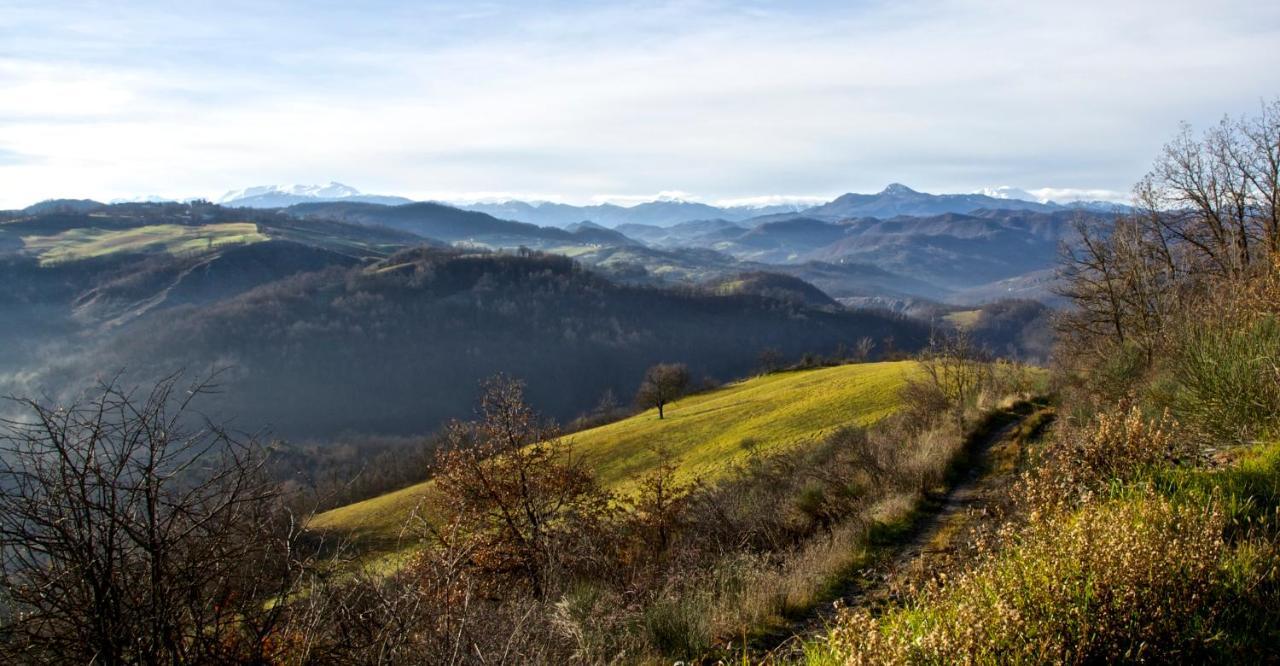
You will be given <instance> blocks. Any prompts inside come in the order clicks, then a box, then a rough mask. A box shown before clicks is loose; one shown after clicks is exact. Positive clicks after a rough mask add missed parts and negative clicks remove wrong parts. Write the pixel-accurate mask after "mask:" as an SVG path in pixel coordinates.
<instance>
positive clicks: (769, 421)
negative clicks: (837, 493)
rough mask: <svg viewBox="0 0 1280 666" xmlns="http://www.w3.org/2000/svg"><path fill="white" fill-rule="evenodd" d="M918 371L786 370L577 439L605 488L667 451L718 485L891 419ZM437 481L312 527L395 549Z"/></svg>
mask: <svg viewBox="0 0 1280 666" xmlns="http://www.w3.org/2000/svg"><path fill="white" fill-rule="evenodd" d="M917 371H918V370H917V366H916V365H915V363H914V362H911V361H899V362H890V363H865V364H858V365H843V366H837V367H832V368H819V369H816V370H797V371H791V372H781V373H776V374H771V375H766V376H763V377H756V378H753V379H748V380H745V381H742V382H737V383H734V384H729V385H726V386H724V387H723V388H720V389H717V390H715V391H710V392H707V393H702V394H699V395H694V396H690V397H687V398H684V399H682V400H680V401H678V402H676V403H674V404H672V405H669V406H667V408H666V418H665V419H663V420H659V419H658V413H657V411H656V410H649V411H646V412H643V413H640V414H637V415H635V416H632V417H630V418H627V419H623V420H621V421H618V422H615V423H611V424H608V425H604V426H600V427H598V428H593V429H591V430H584V431H582V432H579V433H575V434H573V435H571V436H569V438H570V442H571V444H572V446H573V450H574V452H575V454H577V455H581V456H584V457H585V459H586V461H587V463H588V464H589V465H590V466H591V467H592V468H593V469H594V470H595V472H596V475H597V478H598V479H599V480H600V482H601V483H602V484H603V485H604V486H606V487H608V488H610V489H613V490H615V491H618V492H626V491H627V490H628V488H629V487H630V486H631V485H632V484H633V483H635V481H636V480H637V479H638V478H639V477H641V476H643V475H644V474H645V473H646V472H648V471H650V470H653V469H654V468H655V467H656V466H657V465H658V463H659V456H658V454H657V453H656V451H655V447H658V446H660V447H662V448H664V449H666V450H667V451H669V452H670V453H671V454H673V455H674V456H675V457H676V458H678V459H679V460H680V467H679V474H680V475H681V476H683V477H685V478H693V477H695V476H696V477H701V478H702V479H704V480H707V481H714V480H715V479H716V478H717V477H718V476H720V475H722V474H724V473H725V472H726V471H727V470H729V469H730V468H731V466H732V465H733V464H734V463H736V462H740V461H742V460H743V459H744V458H745V457H746V456H747V455H749V453H750V451H751V450H756V451H760V452H767V451H776V450H781V449H784V448H786V447H793V446H798V445H802V444H805V443H812V442H816V441H818V440H819V439H820V438H822V437H823V436H824V435H826V434H827V433H829V432H831V431H832V430H834V429H836V428H838V427H840V426H843V425H851V424H856V425H869V424H871V423H873V422H875V421H877V420H879V419H881V418H884V417H885V416H887V415H889V414H890V413H892V412H893V411H894V410H895V409H896V408H897V405H898V391H899V389H900V388H901V387H902V385H903V383H904V382H905V381H906V380H907V379H908V378H909V377H910V376H912V375H913V374H914V373H915V372H917ZM428 484H429V482H427V483H421V484H418V485H415V486H411V487H409V488H405V489H403V490H399V491H396V492H393V493H388V494H386V495H383V496H381V497H375V498H373V499H369V500H365V501H363V502H358V503H356V504H352V505H349V506H345V507H340V508H337V509H334V510H332V511H328V512H326V513H323V514H320V515H319V516H316V517H315V519H314V520H313V521H312V523H311V527H313V528H317V529H321V530H325V531H332V532H334V533H337V534H340V535H343V536H345V537H349V538H350V539H351V540H352V541H353V543H354V545H356V546H357V547H358V548H361V549H363V550H365V551H366V552H368V553H369V554H371V555H377V554H386V553H390V552H392V551H394V550H396V548H397V542H398V541H399V535H400V530H401V528H402V526H403V525H404V523H405V521H406V520H407V518H408V517H409V515H410V512H412V511H413V509H414V508H415V507H416V506H417V505H418V503H419V500H420V499H421V498H422V497H423V495H424V493H425V492H426V490H427V488H428V487H429V486H428Z"/></svg>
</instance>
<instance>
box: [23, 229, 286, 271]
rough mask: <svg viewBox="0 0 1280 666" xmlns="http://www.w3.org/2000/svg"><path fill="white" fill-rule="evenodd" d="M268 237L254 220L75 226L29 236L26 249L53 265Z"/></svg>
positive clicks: (190, 248)
mask: <svg viewBox="0 0 1280 666" xmlns="http://www.w3.org/2000/svg"><path fill="white" fill-rule="evenodd" d="M264 240H267V236H265V235H263V234H262V233H260V232H259V230H258V226H257V225H256V224H253V223H252V222H232V223H225V224H206V225H203V226H196V227H188V226H180V225H176V224H155V225H150V226H145V227H138V228H136V229H125V230H119V231H117V230H106V229H94V228H85V229H72V230H69V231H64V232H62V233H60V234H57V235H54V236H25V237H23V239H22V241H23V243H24V245H25V246H26V249H27V250H29V251H31V252H33V253H35V254H37V255H39V257H40V262H41V263H43V264H52V263H58V262H62V261H74V260H77V259H87V258H90V257H98V256H102V255H106V254H111V253H113V252H143V251H156V250H161V251H164V252H172V253H181V252H199V251H202V250H206V249H210V248H213V247H216V246H219V245H226V244H229V243H256V242H258V241H264Z"/></svg>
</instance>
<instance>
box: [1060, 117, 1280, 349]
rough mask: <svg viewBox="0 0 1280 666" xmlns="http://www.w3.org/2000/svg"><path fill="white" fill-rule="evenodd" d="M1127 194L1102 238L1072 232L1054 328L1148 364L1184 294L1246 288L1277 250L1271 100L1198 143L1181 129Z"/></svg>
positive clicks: (1276, 126) (1278, 160)
mask: <svg viewBox="0 0 1280 666" xmlns="http://www.w3.org/2000/svg"><path fill="white" fill-rule="evenodd" d="M1134 195H1135V203H1136V208H1135V211H1134V212H1133V213H1132V214H1130V215H1126V216H1123V217H1121V218H1120V219H1118V220H1117V221H1116V223H1115V225H1114V227H1113V228H1111V229H1105V228H1101V227H1099V226H1092V227H1091V226H1088V225H1086V224H1084V223H1083V222H1080V223H1077V226H1076V232H1077V239H1076V242H1074V243H1072V244H1070V245H1068V246H1067V247H1065V248H1064V251H1063V262H1062V266H1063V267H1062V269H1061V271H1060V275H1059V277H1060V278H1061V279H1060V282H1059V284H1060V287H1059V293H1060V294H1061V295H1063V296H1065V297H1067V298H1068V299H1070V300H1071V301H1072V302H1073V304H1074V305H1075V308H1074V310H1073V311H1072V312H1071V313H1068V314H1066V315H1065V316H1062V317H1060V318H1059V320H1058V323H1059V330H1060V331H1061V332H1063V333H1064V334H1066V336H1067V339H1068V340H1070V339H1072V338H1078V339H1080V340H1082V341H1083V344H1081V345H1079V346H1080V347H1081V348H1082V349H1083V348H1092V349H1094V350H1095V351H1100V352H1102V353H1107V349H1108V347H1105V346H1104V347H1101V348H1100V347H1098V346H1097V345H1096V344H1095V343H1096V342H1097V341H1110V342H1111V343H1112V344H1113V345H1126V344H1133V345H1136V346H1137V347H1139V348H1140V349H1141V350H1142V351H1143V352H1144V353H1145V354H1146V357H1147V359H1148V360H1150V359H1151V358H1152V356H1153V354H1154V353H1155V352H1156V350H1157V349H1159V347H1160V346H1161V345H1162V344H1163V343H1164V340H1163V336H1164V335H1165V331H1166V329H1167V327H1166V323H1167V321H1168V320H1169V319H1170V317H1171V316H1172V315H1174V314H1175V313H1176V312H1177V310H1178V308H1179V307H1180V303H1182V302H1184V301H1185V299H1186V298H1187V296H1188V294H1189V293H1193V292H1194V291H1196V290H1201V291H1202V290H1203V289H1205V288H1207V287H1206V285H1219V286H1218V287H1217V288H1221V284H1223V281H1225V283H1227V284H1230V283H1231V282H1240V281H1245V280H1251V279H1253V278H1254V277H1255V276H1256V274H1257V272H1258V266H1265V265H1266V264H1267V261H1265V258H1266V256H1267V255H1269V254H1274V253H1276V252H1277V251H1280V208H1278V207H1277V206H1278V204H1280V202H1278V200H1280V100H1278V101H1276V102H1273V103H1271V104H1269V105H1266V106H1264V107H1263V109H1262V113H1261V114H1260V115H1259V116H1257V117H1254V118H1245V119H1240V120H1236V121H1232V120H1230V119H1224V120H1223V121H1222V122H1221V123H1220V124H1219V125H1218V126H1216V127H1214V128H1213V129H1211V130H1210V131H1209V132H1207V133H1205V135H1204V136H1203V137H1202V138H1200V139H1197V138H1196V137H1195V136H1193V135H1192V133H1191V130H1190V129H1189V128H1188V127H1185V126H1184V127H1183V129H1182V131H1181V133H1179V135H1178V136H1177V137H1176V138H1175V139H1174V140H1173V141H1171V142H1170V143H1169V144H1168V145H1167V146H1165V149H1164V152H1163V153H1162V155H1161V156H1160V158H1159V159H1158V160H1157V161H1156V165H1155V168H1154V169H1153V170H1152V171H1151V173H1149V174H1148V175H1147V176H1146V177H1145V178H1144V179H1143V180H1142V181H1141V182H1140V183H1139V184H1138V185H1137V187H1136V188H1135V189H1134Z"/></svg>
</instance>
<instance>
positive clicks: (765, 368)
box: [756, 347, 782, 375]
mask: <svg viewBox="0 0 1280 666" xmlns="http://www.w3.org/2000/svg"><path fill="white" fill-rule="evenodd" d="M756 359H757V361H758V362H759V363H760V372H761V373H763V374H766V375H767V374H769V373H771V372H777V371H778V369H779V368H781V367H782V352H779V351H778V350H777V349H774V348H773V347H765V348H764V349H761V350H760V354H759V355H758V356H757V357H756Z"/></svg>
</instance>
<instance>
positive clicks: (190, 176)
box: [0, 0, 1280, 208]
mask: <svg viewBox="0 0 1280 666" xmlns="http://www.w3.org/2000/svg"><path fill="white" fill-rule="evenodd" d="M1277 44H1280V3H1277V2H1274V1H1271V0H1268V1H1237V0H1224V1H1222V2H1215V3H1212V4H1210V3H1203V2H1197V3H1191V2H1185V3H1184V2H1177V1H1176V0H1175V1H1172V2H1116V1H1114V0H1111V1H1109V2H1096V3H1095V2H1089V1H1085V2H1070V3H1065V2H1064V3H1057V2H918V3H917V2H884V3H881V2H861V3H858V2H809V3H803V2H763V1H761V2H736V3H728V2H711V1H705V2H694V1H688V2H666V3H663V2H644V3H642V2H582V3H571V2H536V1H525V2H513V3H502V2H456V3H455V2H359V3H351V2H312V3H272V2H253V3H250V2H226V1H224V2H214V3H200V2H181V3H179V2H130V1H128V0H119V1H116V2H94V3H69V2H56V1H51V0H44V1H42V2H25V1H18V2H14V1H12V0H0V208H3V207H14V206H22V205H26V204H29V203H31V202H33V201H36V200H40V199H44V198H50V197H61V196H76V197H94V198H98V199H112V198H117V197H132V196H140V195H149V194H159V195H165V196H172V197H189V196H205V197H217V196H219V195H220V194H222V193H223V192H225V191H226V190H229V189H232V188H238V187H244V186H248V185H256V184H266V183H312V182H326V181H330V180H337V181H341V182H344V183H348V184H351V185H354V186H356V187H358V188H360V189H361V190H364V191H367V192H375V193H388V194H403V195H406V196H411V197H415V198H440V199H453V200H468V199H477V198H503V197H506V196H519V197H526V198H539V199H553V200H561V201H570V202H590V201H599V200H612V201H620V202H626V201H634V200H638V199H644V198H651V197H653V196H655V195H657V194H658V193H660V192H665V193H668V194H670V193H679V194H680V196H684V197H687V198H692V199H698V200H704V201H713V202H726V201H727V202H736V201H742V200H751V199H755V198H760V197H770V196H774V197H830V196H832V195H835V194H839V193H842V192H846V191H875V190H878V189H880V188H881V187H882V186H883V185H884V184H886V183H888V182H892V181H899V182H904V183H907V184H909V185H912V186H913V187H916V188H917V189H924V190H929V191H953V192H959V191H974V190H977V189H980V188H983V187H991V186H999V185H1013V186H1017V187H1021V188H1026V189H1030V190H1034V191H1037V192H1044V193H1047V194H1053V193H1057V194H1058V198H1064V197H1066V196H1068V195H1070V194H1072V193H1078V192H1079V191H1088V192H1090V193H1091V194H1095V195H1097V196H1123V195H1124V193H1125V192H1126V191H1127V190H1128V188H1129V186H1130V184H1131V183H1132V182H1133V181H1135V180H1136V179H1137V178H1139V177H1140V176H1141V175H1142V173H1144V172H1145V171H1146V169H1147V167H1148V165H1149V164H1150V163H1151V161H1152V159H1153V158H1154V157H1155V155H1156V153H1157V152H1158V150H1159V149H1160V146H1161V145H1162V144H1163V142H1164V141H1166V140H1167V139H1168V138H1170V137H1171V136H1172V134H1173V133H1174V132H1175V131H1176V130H1177V126H1178V123H1179V122H1180V121H1188V122H1191V123H1193V124H1195V125H1198V126H1202V127H1203V126H1204V125H1206V124H1208V123H1211V122H1214V121H1215V120H1216V119H1218V118H1219V117H1220V116H1221V115H1222V114H1224V113H1230V114H1241V113H1248V112H1251V111H1253V110H1255V109H1257V108H1258V106H1259V104H1260V102H1261V100H1263V99H1271V98H1274V97H1276V96H1278V95H1280V48H1277V46H1276V45H1277ZM1046 188H1048V189H1046Z"/></svg>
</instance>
